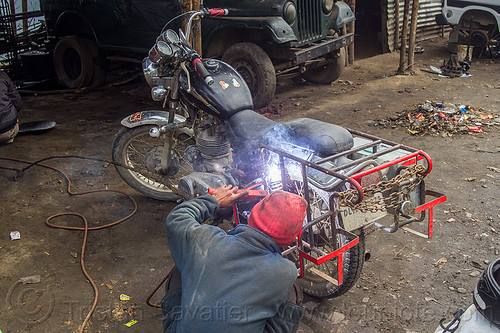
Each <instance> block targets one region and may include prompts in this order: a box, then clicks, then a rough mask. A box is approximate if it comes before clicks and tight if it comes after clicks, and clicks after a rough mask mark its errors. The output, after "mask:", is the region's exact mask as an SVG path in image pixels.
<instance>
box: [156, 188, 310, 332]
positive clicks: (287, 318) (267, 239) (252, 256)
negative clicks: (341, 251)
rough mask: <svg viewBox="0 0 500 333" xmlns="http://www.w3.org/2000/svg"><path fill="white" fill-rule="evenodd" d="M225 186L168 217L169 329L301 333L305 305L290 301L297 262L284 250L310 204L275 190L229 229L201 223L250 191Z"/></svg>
mask: <svg viewBox="0 0 500 333" xmlns="http://www.w3.org/2000/svg"><path fill="white" fill-rule="evenodd" d="M236 190H237V188H236V187H232V186H231V185H229V186H222V187H220V188H218V189H217V190H216V191H215V192H214V193H213V195H210V194H206V195H203V196H200V197H198V198H196V199H192V200H189V201H186V202H184V203H182V204H181V205H179V206H177V207H176V208H175V209H173V210H172V212H170V214H169V215H168V217H167V221H166V231H167V237H168V244H169V246H170V251H171V253H172V257H173V259H174V262H175V264H176V267H177V269H174V271H173V272H172V274H171V276H170V278H169V279H168V280H167V283H166V290H167V293H166V295H165V297H164V298H163V300H162V310H163V313H164V314H165V318H164V331H165V332H193V333H196V332H204V333H207V332H214V333H223V332H228V333H234V332H238V333H256V332H275V333H279V332H283V333H284V332H296V330H297V328H298V325H299V321H300V318H301V316H302V313H303V308H302V307H300V306H298V305H296V304H294V303H292V302H290V301H291V300H292V299H293V296H294V292H293V290H294V288H292V286H293V285H294V282H295V280H296V278H297V269H296V268H295V265H294V264H293V263H292V262H291V261H289V260H287V259H285V258H283V257H282V256H281V252H280V247H285V246H288V245H289V244H290V243H291V242H292V241H293V240H294V239H295V237H296V236H297V234H298V232H299V230H300V228H301V227H302V224H303V221H304V218H305V215H306V208H307V202H306V201H305V200H304V199H303V198H302V197H300V196H298V195H295V194H292V193H288V192H283V191H276V192H273V193H272V194H270V195H268V196H267V197H265V198H264V199H263V200H262V201H260V202H259V203H258V204H257V205H255V207H254V208H253V209H252V211H251V214H250V218H249V220H248V225H245V224H240V225H238V226H237V227H236V228H235V229H233V230H231V231H229V233H227V234H226V233H225V232H224V231H223V230H222V229H220V228H218V227H215V226H211V225H202V224H201V223H202V222H203V221H205V220H206V219H208V218H210V217H211V216H212V215H213V214H214V213H215V210H216V209H217V208H219V207H229V206H231V205H232V204H233V203H234V201H235V200H237V199H238V198H239V197H241V196H243V195H245V192H242V193H238V194H236Z"/></svg>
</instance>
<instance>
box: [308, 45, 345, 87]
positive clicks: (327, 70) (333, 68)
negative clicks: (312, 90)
mask: <svg viewBox="0 0 500 333" xmlns="http://www.w3.org/2000/svg"><path fill="white" fill-rule="evenodd" d="M328 60H332V61H333V62H330V63H328V64H326V65H324V66H320V67H317V68H312V69H309V70H306V71H305V72H304V73H303V74H302V77H303V78H304V79H305V80H307V81H309V82H312V83H321V84H328V83H330V82H333V81H335V80H337V79H338V78H339V77H340V75H341V74H342V72H343V71H344V68H345V48H344V47H343V48H341V49H339V51H338V52H336V53H335V54H333V55H332V59H328Z"/></svg>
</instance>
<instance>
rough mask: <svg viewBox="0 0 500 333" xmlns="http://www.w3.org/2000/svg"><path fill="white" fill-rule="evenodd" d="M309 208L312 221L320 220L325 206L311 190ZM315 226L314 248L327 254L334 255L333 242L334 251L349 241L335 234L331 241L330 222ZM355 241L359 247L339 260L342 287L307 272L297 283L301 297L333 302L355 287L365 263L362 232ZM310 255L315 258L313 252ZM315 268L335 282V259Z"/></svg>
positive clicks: (321, 198)
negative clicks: (332, 253)
mask: <svg viewBox="0 0 500 333" xmlns="http://www.w3.org/2000/svg"><path fill="white" fill-rule="evenodd" d="M299 192H300V191H299ZM299 194H300V193H299ZM309 204H310V208H311V219H315V218H317V217H319V216H321V215H322V214H324V213H325V212H326V211H327V210H328V202H327V201H326V200H325V198H323V197H322V196H321V195H319V194H318V192H316V191H315V190H314V189H311V190H310V200H309ZM337 225H338V226H342V218H341V216H340V215H339V216H338V219H337ZM317 226H318V228H317V229H318V230H317V231H316V233H315V240H316V244H317V247H318V248H319V249H320V250H322V251H323V252H326V253H330V252H333V251H334V248H333V241H335V242H336V248H340V247H342V246H344V245H346V244H347V243H349V242H350V241H351V240H352V239H349V238H348V237H346V236H344V235H341V234H337V237H336V239H335V240H332V235H331V231H330V228H331V226H330V222H329V221H325V222H319V223H318V225H317ZM303 237H304V240H306V241H307V233H304V235H303ZM358 237H359V244H358V245H355V246H353V247H352V248H350V249H349V250H347V251H346V252H344V255H343V258H342V259H343V260H342V264H343V283H342V284H341V285H335V284H333V283H331V282H330V281H327V280H326V279H324V278H322V277H320V276H318V275H316V274H314V273H313V272H311V271H308V270H306V271H305V272H304V277H303V278H301V279H298V282H299V284H300V286H301V287H302V288H303V290H304V293H306V294H308V295H310V296H313V297H318V298H324V297H326V298H333V297H337V296H340V295H342V294H344V293H345V292H347V291H348V290H349V289H351V287H352V286H354V284H355V283H356V281H357V280H358V278H359V277H360V275H361V270H362V268H363V263H364V259H365V238H364V234H363V232H362V230H361V231H360V232H358ZM310 254H311V255H312V256H316V255H315V253H313V252H312V251H311V253H310ZM306 262H307V260H306ZM314 268H316V269H318V270H320V271H322V272H323V273H326V274H327V275H329V276H331V277H332V278H334V279H338V270H337V259H336V258H333V259H331V260H328V261H326V262H325V263H322V264H320V265H315V266H314Z"/></svg>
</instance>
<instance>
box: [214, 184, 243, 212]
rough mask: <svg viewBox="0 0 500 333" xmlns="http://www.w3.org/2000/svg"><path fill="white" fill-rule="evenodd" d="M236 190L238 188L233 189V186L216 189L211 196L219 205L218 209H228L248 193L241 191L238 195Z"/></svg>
mask: <svg viewBox="0 0 500 333" xmlns="http://www.w3.org/2000/svg"><path fill="white" fill-rule="evenodd" d="M237 190H238V186H235V187H233V185H222V186H221V187H219V188H217V189H216V190H215V191H214V193H213V194H212V195H213V196H214V197H215V199H217V202H218V203H219V207H229V206H231V205H232V204H233V203H234V202H235V201H236V200H238V199H239V198H241V197H242V196H244V195H245V194H247V193H248V191H241V192H240V193H236V191H237Z"/></svg>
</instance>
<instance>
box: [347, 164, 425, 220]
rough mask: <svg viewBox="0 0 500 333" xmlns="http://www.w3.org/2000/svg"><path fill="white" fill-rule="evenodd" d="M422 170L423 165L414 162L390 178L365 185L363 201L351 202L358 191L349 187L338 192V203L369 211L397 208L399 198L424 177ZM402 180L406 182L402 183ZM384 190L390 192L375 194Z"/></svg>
mask: <svg viewBox="0 0 500 333" xmlns="http://www.w3.org/2000/svg"><path fill="white" fill-rule="evenodd" d="M423 171H425V167H424V166H423V165H420V164H415V165H414V166H412V167H411V168H407V169H405V170H403V172H402V173H400V174H399V175H397V176H395V177H394V178H392V179H391V180H384V181H381V182H378V183H376V184H372V185H370V186H367V187H366V188H364V189H363V193H364V198H363V201H361V202H360V203H358V204H353V202H354V201H355V200H356V199H357V198H358V191H357V190H356V189H352V188H351V189H348V190H345V191H343V192H338V197H339V205H340V206H348V207H350V208H352V209H356V210H360V211H362V212H371V213H376V212H377V211H386V210H387V209H389V208H393V209H395V210H397V209H399V206H400V202H401V198H403V197H404V196H407V195H408V194H410V193H411V192H412V191H413V190H414V189H415V188H416V187H417V186H418V185H419V184H420V182H421V181H422V179H424V177H425V175H422V174H421V173H422V172H423ZM404 182H406V183H407V184H403V183H404ZM384 192H386V193H387V192H388V193H391V194H390V195H389V196H386V197H384V196H383V195H382V196H375V194H376V193H380V194H383V193H384Z"/></svg>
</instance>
